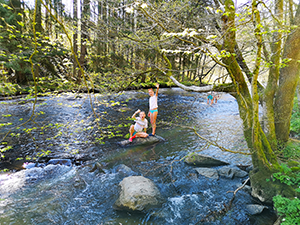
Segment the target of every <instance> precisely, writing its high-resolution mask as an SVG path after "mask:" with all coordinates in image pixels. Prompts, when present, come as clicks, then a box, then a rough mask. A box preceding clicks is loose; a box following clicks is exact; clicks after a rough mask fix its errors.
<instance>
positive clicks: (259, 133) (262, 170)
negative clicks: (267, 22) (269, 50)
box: [219, 0, 289, 202]
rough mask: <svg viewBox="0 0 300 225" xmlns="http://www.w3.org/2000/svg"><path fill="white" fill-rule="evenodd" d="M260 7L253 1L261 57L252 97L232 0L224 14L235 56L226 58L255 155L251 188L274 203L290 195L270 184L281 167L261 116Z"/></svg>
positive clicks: (226, 47)
mask: <svg viewBox="0 0 300 225" xmlns="http://www.w3.org/2000/svg"><path fill="white" fill-rule="evenodd" d="M256 7H257V4H256V2H255V1H253V6H252V10H253V18H254V26H255V27H256V28H255V34H256V38H257V53H256V54H257V55H256V63H255V68H254V71H253V79H252V96H251V95H250V91H249V88H248V86H247V83H246V81H245V77H244V76H243V73H242V71H241V68H240V66H239V64H238V62H237V60H236V58H235V57H234V46H235V45H236V41H235V40H236V36H235V35H236V34H235V30H236V29H235V8H234V3H233V1H232V0H226V1H225V11H226V14H224V15H223V18H222V20H223V32H224V36H223V44H222V47H223V48H222V49H219V50H221V51H222V50H225V51H226V52H230V53H231V54H226V56H224V57H223V62H224V64H226V69H227V71H228V73H229V74H230V76H231V79H232V81H233V83H234V85H235V89H236V94H235V97H236V100H237V102H238V105H239V112H240V117H241V119H242V120H243V127H244V136H245V138H246V141H247V144H248V147H249V149H250V151H251V154H252V163H253V166H254V168H255V169H254V170H253V172H252V173H251V176H250V177H251V186H252V190H253V195H254V196H256V197H258V198H260V199H261V200H262V201H266V202H272V197H273V196H274V195H276V194H278V193H280V194H283V195H285V196H286V195H288V194H287V193H285V192H287V191H288V190H289V189H287V188H286V187H285V186H283V185H281V184H278V183H267V182H266V179H267V178H270V177H271V175H272V174H273V173H274V172H275V171H276V170H278V168H279V164H278V161H277V158H276V156H275V154H274V152H273V150H272V147H271V145H270V142H269V140H268V138H267V137H266V135H265V133H264V132H263V130H262V127H261V124H260V122H259V115H258V100H259V96H258V90H257V87H258V84H257V78H258V74H259V68H260V60H261V53H260V52H261V45H262V37H261V36H260V35H259V34H260V31H259V27H260V18H259V11H258V10H257V8H256ZM228 55H230V57H229V56H228Z"/></svg>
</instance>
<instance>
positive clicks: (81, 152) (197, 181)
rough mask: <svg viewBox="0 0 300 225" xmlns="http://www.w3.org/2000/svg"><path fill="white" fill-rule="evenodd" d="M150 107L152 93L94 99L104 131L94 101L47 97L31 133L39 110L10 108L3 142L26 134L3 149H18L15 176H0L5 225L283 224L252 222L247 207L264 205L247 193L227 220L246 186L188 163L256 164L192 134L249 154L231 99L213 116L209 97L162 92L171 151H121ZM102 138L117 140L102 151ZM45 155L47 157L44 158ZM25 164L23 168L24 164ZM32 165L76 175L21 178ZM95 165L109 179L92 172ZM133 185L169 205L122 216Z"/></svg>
mask: <svg viewBox="0 0 300 225" xmlns="http://www.w3.org/2000/svg"><path fill="white" fill-rule="evenodd" d="M148 97H149V96H148V95H147V90H145V91H138V92H134V91H130V92H125V93H123V94H122V95H109V96H101V95H98V96H94V97H93V100H92V101H93V107H94V109H95V112H96V113H97V114H98V115H100V116H101V119H100V120H99V122H98V123H99V124H100V125H101V126H102V130H101V131H100V130H98V128H97V126H96V124H97V121H96V120H95V117H94V113H93V112H92V109H91V104H90V101H89V98H88V96H86V95H81V96H76V95H74V94H63V95H58V96H52V97H49V96H48V97H40V98H39V99H38V103H37V106H36V112H37V113H39V115H37V114H35V116H36V117H35V116H34V122H32V121H31V122H29V123H27V124H25V125H22V123H23V122H24V121H26V120H27V119H28V118H29V117H30V116H31V113H32V106H33V102H32V100H22V101H21V100H11V101H5V102H1V105H0V107H1V109H0V115H2V117H1V116H0V123H7V122H12V123H13V125H10V126H4V127H2V128H1V130H0V138H1V139H2V137H3V136H4V135H5V134H6V133H7V131H8V130H9V129H10V128H11V127H13V126H14V125H16V127H17V128H13V133H14V134H13V135H9V136H8V137H7V138H6V142H7V143H6V142H4V143H0V147H2V148H4V147H5V146H7V145H12V146H13V149H10V150H8V151H7V152H6V153H5V154H6V158H5V159H3V160H2V162H1V168H2V169H3V168H9V169H10V170H11V171H12V170H13V171H15V172H7V173H2V174H0V198H1V201H0V212H1V215H0V224H153V225H155V224H261V225H263V224H264V225H265V224H273V222H274V220H275V219H276V218H275V216H274V213H273V211H272V208H271V207H268V209H266V210H264V212H263V213H262V214H260V215H256V216H251V215H250V214H249V213H248V211H247V210H246V209H245V206H246V204H253V203H255V204H260V203H259V202H258V200H256V199H253V198H252V197H251V196H250V194H249V193H248V192H247V191H246V190H240V191H239V192H238V193H237V195H236V198H235V200H234V201H233V205H232V208H231V209H230V210H229V211H227V212H226V213H225V212H224V208H225V206H227V205H228V204H229V202H230V200H231V199H232V197H233V193H232V191H234V190H236V189H237V188H238V187H239V186H241V184H242V181H243V180H245V178H243V179H242V178H234V179H226V178H222V177H221V178H219V179H218V180H213V179H209V178H205V177H203V176H200V175H198V174H197V172H196V171H195V168H194V167H191V166H188V165H186V164H185V163H184V162H183V161H182V160H181V159H182V158H183V157H184V156H185V155H187V154H188V153H190V152H194V151H198V152H201V153H202V154H206V155H210V156H213V157H215V158H217V159H221V160H223V161H226V162H228V163H230V164H233V165H238V164H241V165H249V164H251V158H250V157H249V156H245V155H242V154H233V153H230V152H224V151H221V150H220V149H219V148H217V147H215V146H213V145H208V144H207V143H206V142H205V141H203V140H202V139H201V138H199V137H198V136H197V135H196V134H195V132H194V130H193V129H189V128H187V127H190V128H195V130H196V131H197V132H198V134H199V135H201V136H203V137H205V138H208V139H209V140H211V141H213V142H216V143H218V144H219V145H220V146H222V147H225V148H227V149H231V150H235V151H242V152H246V151H247V150H246V143H245V140H244V138H243V133H242V123H241V120H240V118H239V114H238V106H237V103H236V101H235V100H234V98H232V97H231V96H230V95H228V94H224V93H223V94H221V99H220V100H219V101H218V103H217V104H214V105H213V106H208V105H207V103H206V94H201V93H192V92H185V91H182V90H180V89H178V88H170V89H160V91H159V115H158V125H157V135H159V136H162V137H164V138H165V139H166V141H165V142H161V143H158V144H155V145H151V146H137V147H127V148H122V147H119V146H118V145H117V142H118V141H120V140H123V139H124V137H119V136H118V135H119V134H126V133H128V127H126V126H125V125H126V124H132V123H133V122H132V121H130V120H128V118H129V117H131V115H132V114H133V112H134V111H135V110H137V109H141V110H145V111H146V112H147V110H148ZM110 125H117V128H118V129H115V127H111V126H110ZM18 126H19V127H20V128H19V127H18ZM24 129H27V130H24ZM28 129H31V130H28ZM26 131H27V132H26ZM101 132H106V133H107V134H108V136H109V137H110V138H107V139H105V143H99V142H98V143H95V141H96V140H98V139H97V138H99V137H100V133H101ZM149 132H150V130H149ZM18 133H20V134H19V135H18ZM47 151H48V152H47ZM43 152H44V153H45V152H47V154H46V155H41V153H43ZM17 157H18V158H22V160H18V161H15V160H14V158H17ZM26 157H27V160H29V157H30V160H31V161H32V160H38V161H39V162H40V163H43V162H46V161H47V160H48V159H49V158H71V159H72V160H73V166H72V167H69V166H63V165H48V166H42V167H34V168H32V169H24V170H20V169H21V168H20V166H21V165H22V164H23V163H24V162H26ZM34 157H35V158H37V159H35V158H34ZM95 163H98V165H101V167H102V170H99V169H96V170H94V169H92V168H93V166H94V165H95ZM131 175H143V176H145V177H147V178H149V179H151V180H153V181H154V182H155V184H156V185H157V186H158V188H159V190H160V191H161V193H162V196H163V197H164V199H165V203H164V204H163V205H162V206H161V207H158V208H154V209H152V210H150V211H147V212H144V213H133V212H123V211H117V210H115V209H114V208H113V204H114V202H115V201H116V199H117V198H118V192H119V186H118V184H119V182H120V181H122V179H123V178H125V177H127V176H131Z"/></svg>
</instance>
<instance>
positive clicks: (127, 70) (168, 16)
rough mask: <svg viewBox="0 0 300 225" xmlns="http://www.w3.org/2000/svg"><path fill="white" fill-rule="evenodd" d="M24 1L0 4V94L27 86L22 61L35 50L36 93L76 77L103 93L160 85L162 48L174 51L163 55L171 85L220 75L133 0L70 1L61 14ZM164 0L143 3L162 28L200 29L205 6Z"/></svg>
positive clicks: (56, 5)
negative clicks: (194, 26) (153, 10)
mask: <svg viewBox="0 0 300 225" xmlns="http://www.w3.org/2000/svg"><path fill="white" fill-rule="evenodd" d="M29 3H30V2H26V1H25V2H24V1H19V0H12V1H4V0H1V6H0V14H1V18H2V20H1V27H0V29H1V37H2V38H1V40H0V41H1V49H0V51H1V58H0V60H1V73H2V74H3V75H4V76H1V81H2V83H3V82H4V83H6V85H5V87H4V85H3V84H2V85H1V88H0V91H1V94H2V95H6V94H14V93H18V92H24V91H26V90H22V89H21V88H20V86H19V85H22V86H23V85H26V84H27V86H29V87H27V91H28V90H30V84H32V83H31V82H33V81H34V77H33V76H32V71H31V64H30V62H29V58H30V56H31V55H32V54H33V52H34V51H35V47H36V51H35V54H34V55H33V57H32V63H33V65H34V73H35V76H36V81H37V82H38V83H39V88H40V89H42V90H40V91H47V90H55V89H57V88H65V87H68V88H69V89H72V88H75V86H76V88H78V86H77V85H80V84H81V83H82V80H83V79H87V80H89V81H90V83H89V86H90V88H92V87H94V88H96V89H101V88H109V89H110V90H122V89H127V88H128V87H131V88H132V87H141V86H142V85H143V86H145V85H147V82H148V85H149V83H153V82H156V81H165V82H167V81H168V77H167V76H166V75H165V71H166V67H167V64H166V61H165V60H164V58H163V56H162V51H161V50H162V49H167V50H174V51H176V52H175V53H174V52H170V53H166V55H167V56H168V58H169V60H170V62H171V64H172V73H173V75H175V77H176V78H177V80H179V81H188V80H190V81H196V82H197V84H202V83H203V79H204V78H205V77H207V78H208V79H207V80H206V81H208V82H212V81H213V80H212V78H211V77H210V76H211V75H212V74H213V72H214V71H217V72H218V74H222V75H225V70H224V69H222V68H221V67H219V68H218V66H216V63H213V62H211V59H209V57H207V55H206V54H205V53H204V52H201V50H200V49H198V50H197V49H192V46H190V47H187V46H186V45H187V43H185V42H182V41H180V40H174V39H172V38H170V37H163V36H162V34H163V33H164V32H165V31H164V30H163V29H162V28H161V27H159V26H158V25H155V24H153V23H152V22H150V21H149V18H146V17H145V15H143V14H142V13H141V12H138V10H136V9H133V6H134V4H135V3H134V1H126V0H122V1H118V0H116V1H108V0H103V1H90V0H84V1H80V2H79V1H78V2H77V1H72V2H70V5H71V6H72V12H69V11H65V5H64V4H62V2H61V1H60V0H54V1H48V0H46V1H36V2H35V4H36V8H32V7H30V6H29V5H28V4H29ZM166 3H167V2H166ZM166 3H163V2H161V1H152V2H151V4H153V7H157V8H158V9H159V11H157V14H158V15H159V17H161V19H162V20H164V22H163V23H166V24H167V25H171V26H172V27H174V26H175V27H174V28H175V29H177V30H178V31H179V30H181V29H182V28H183V27H187V28H188V27H189V26H190V23H194V24H197V26H198V28H199V29H200V28H201V27H203V26H205V24H206V23H208V24H209V23H210V22H213V20H214V18H213V17H214V16H212V15H207V14H209V9H207V8H206V7H207V6H208V5H210V3H212V2H209V1H195V2H192V3H188V2H185V1H172V3H168V4H166ZM187 5H188V7H186V6H187ZM130 10H132V12H131V11H130ZM205 17H206V18H205ZM209 17H211V18H209ZM33 21H35V27H33ZM176 27H177V28H176ZM33 29H35V35H34V32H33ZM199 45H200V42H199ZM77 60H78V61H77ZM79 64H80V66H81V67H82V68H83V70H84V75H83V74H82V72H83V71H80V68H79ZM219 79H221V80H222V81H224V80H226V76H224V77H222V78H219ZM218 82H220V80H218ZM14 84H18V85H14ZM73 85H74V86H73Z"/></svg>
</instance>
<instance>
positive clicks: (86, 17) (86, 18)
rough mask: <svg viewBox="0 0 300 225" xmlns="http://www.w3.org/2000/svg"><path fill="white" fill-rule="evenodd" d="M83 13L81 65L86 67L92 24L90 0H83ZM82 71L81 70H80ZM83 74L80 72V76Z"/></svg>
mask: <svg viewBox="0 0 300 225" xmlns="http://www.w3.org/2000/svg"><path fill="white" fill-rule="evenodd" d="M81 7H82V11H81V12H82V13H81V34H80V35H81V42H80V58H79V62H80V65H81V66H82V67H83V68H85V67H86V66H87V65H86V62H87V60H86V55H87V42H88V39H89V24H90V13H91V11H90V0H83V5H82V6H81ZM79 73H80V72H79ZM81 75H82V74H81V73H80V76H81ZM80 76H78V79H77V81H78V82H80V80H81V79H80Z"/></svg>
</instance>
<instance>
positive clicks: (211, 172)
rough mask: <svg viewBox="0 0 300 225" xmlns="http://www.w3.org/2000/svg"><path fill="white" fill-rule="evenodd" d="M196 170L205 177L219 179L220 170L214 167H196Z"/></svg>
mask: <svg viewBox="0 0 300 225" xmlns="http://www.w3.org/2000/svg"><path fill="white" fill-rule="evenodd" d="M196 171H197V172H198V173H199V174H200V175H202V176H205V177H208V178H213V179H218V178H219V175H218V171H217V170H216V169H212V168H196Z"/></svg>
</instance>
